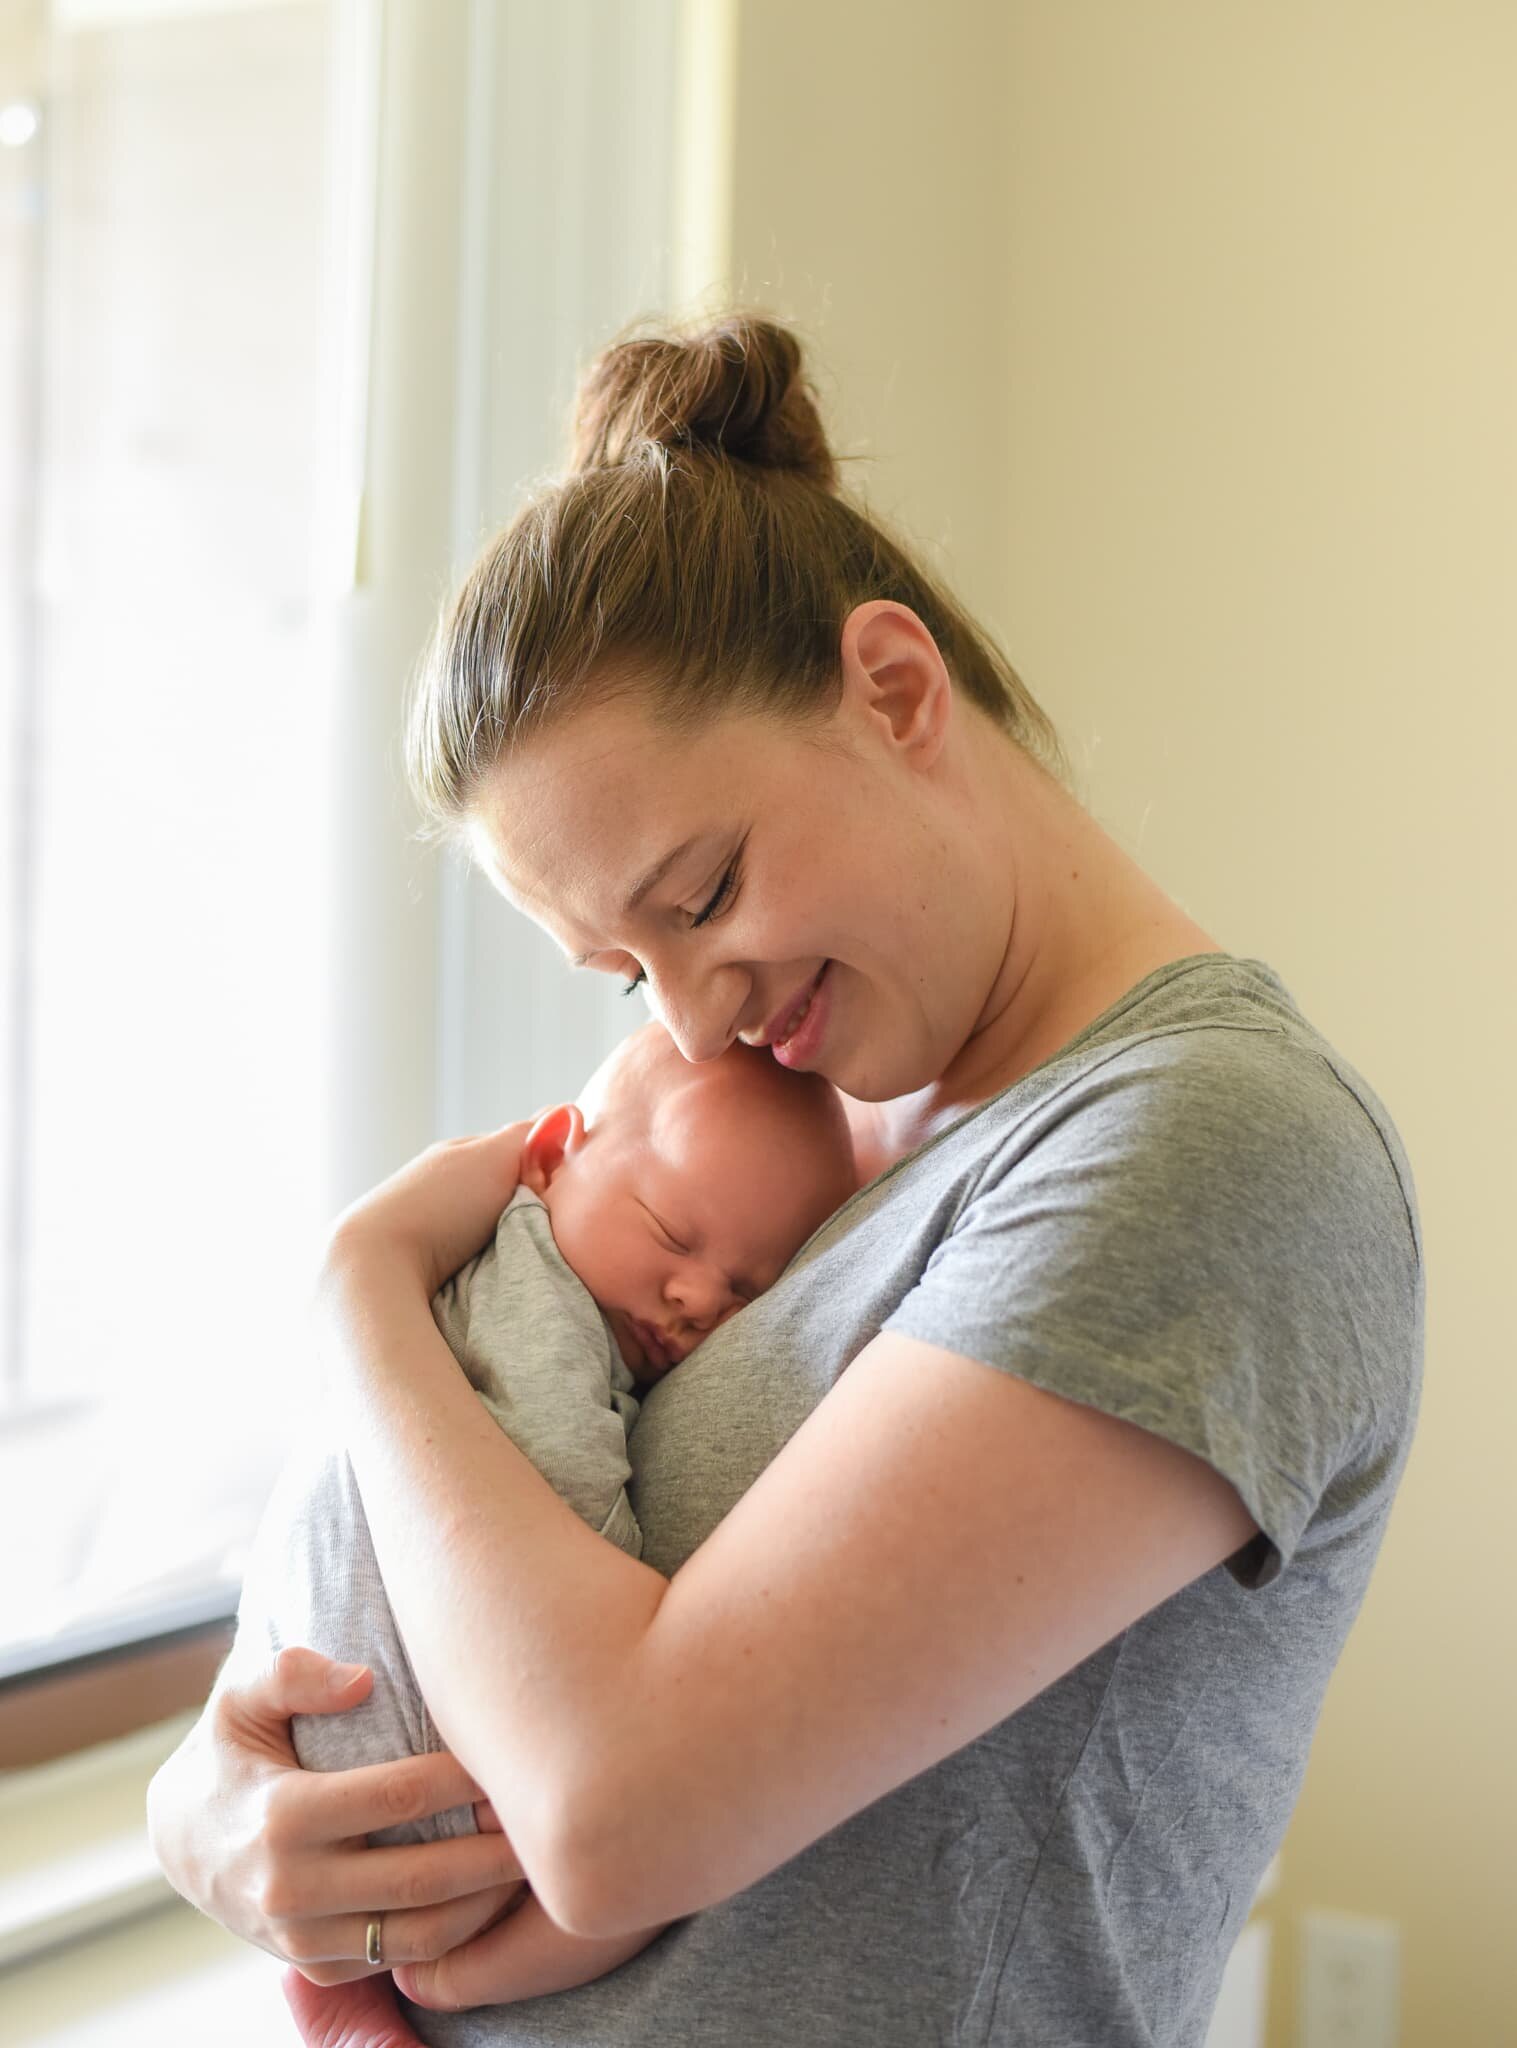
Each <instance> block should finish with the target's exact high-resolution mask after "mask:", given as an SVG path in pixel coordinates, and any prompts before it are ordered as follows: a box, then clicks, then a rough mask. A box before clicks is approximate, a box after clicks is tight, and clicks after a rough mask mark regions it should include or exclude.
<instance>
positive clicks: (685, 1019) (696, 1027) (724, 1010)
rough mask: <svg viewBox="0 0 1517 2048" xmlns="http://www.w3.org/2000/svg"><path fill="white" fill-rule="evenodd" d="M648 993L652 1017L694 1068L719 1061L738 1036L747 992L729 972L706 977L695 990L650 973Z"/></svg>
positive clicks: (724, 971) (722, 971)
mask: <svg viewBox="0 0 1517 2048" xmlns="http://www.w3.org/2000/svg"><path fill="white" fill-rule="evenodd" d="M648 994H649V998H650V1002H651V1006H652V1009H653V1012H654V1015H655V1016H656V1017H657V1018H658V1020H659V1022H660V1023H661V1024H662V1025H663V1027H664V1029H665V1030H666V1031H667V1032H668V1034H669V1036H670V1037H671V1038H672V1039H673V1040H674V1042H675V1044H676V1045H677V1046H678V1047H679V1049H680V1051H681V1052H682V1053H683V1054H684V1056H685V1058H686V1059H687V1060H689V1061H690V1062H691V1063H692V1064H693V1065H699V1064H700V1063H701V1061H703V1060H714V1059H719V1058H720V1057H721V1055H722V1054H723V1053H724V1052H725V1051H726V1050H727V1048H728V1046H729V1045H731V1043H732V1041H733V1040H734V1039H735V1038H736V1037H737V1028H738V1024H739V1022H740V1021H741V1019H742V1014H743V1004H744V1002H745V1001H746V993H745V990H744V989H743V988H742V987H741V986H739V985H738V981H737V978H736V976H735V974H734V973H733V972H732V971H731V970H726V969H723V970H720V971H718V972H717V973H715V974H711V975H709V976H707V977H706V978H705V979H704V980H703V982H702V983H701V985H700V986H699V987H698V988H690V987H688V986H675V985H673V984H672V983H671V982H670V981H668V980H666V979H664V978H662V977H660V976H658V975H655V974H650V975H649V977H648Z"/></svg>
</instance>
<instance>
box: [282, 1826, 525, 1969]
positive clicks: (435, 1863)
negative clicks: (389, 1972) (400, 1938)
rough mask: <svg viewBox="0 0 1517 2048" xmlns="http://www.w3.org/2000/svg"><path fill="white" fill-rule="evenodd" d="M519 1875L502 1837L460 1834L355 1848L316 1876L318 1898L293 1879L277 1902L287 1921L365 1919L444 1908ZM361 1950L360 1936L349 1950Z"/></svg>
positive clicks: (313, 1881)
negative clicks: (318, 1916)
mask: <svg viewBox="0 0 1517 2048" xmlns="http://www.w3.org/2000/svg"><path fill="white" fill-rule="evenodd" d="M523 1875H524V1873H523V1871H522V1868H521V1865H520V1864H519V1863H518V1862H517V1860H516V1852H515V1851H514V1850H513V1849H512V1847H511V1844H510V1843H509V1842H508V1841H507V1839H506V1837H505V1836H504V1835H502V1834H493V1835H461V1836H459V1837H458V1839H457V1840H448V1841H442V1842H425V1843H416V1844H411V1845H408V1846H406V1847H403V1848H384V1847H381V1848H375V1849H366V1848H365V1849H354V1850H353V1851H351V1852H350V1853H348V1854H346V1855H344V1856H343V1857H342V1858H341V1860H340V1862H339V1863H338V1864H337V1865H336V1866H335V1867H331V1866H329V1867H328V1868H327V1869H326V1871H324V1872H323V1873H322V1874H321V1888H320V1893H319V1895H318V1894H317V1893H316V1892H315V1891H314V1890H312V1891H310V1892H303V1891H302V1888H301V1885H300V1882H299V1880H294V1881H292V1884H291V1888H290V1896H289V1897H288V1898H287V1899H282V1900H281V1902H280V1903H281V1904H282V1905H283V1906H284V1908H285V1911H286V1913H287V1915H288V1917H289V1918H291V1919H294V1918H296V1917H297V1916H299V1915H301V1914H304V1913H327V1914H333V1915H335V1914H339V1913H361V1914H363V1916H364V1918H365V1920H366V1921H368V1920H372V1919H373V1917H374V1915H375V1914H376V1913H391V1914H393V1913H396V1912H404V1911H407V1910H415V1909H418V1908H421V1907H426V1906H441V1905H446V1904H447V1903H448V1901H449V1900H450V1899H462V1898H467V1897H468V1896H469V1895H470V1894H471V1893H474V1892H482V1891H487V1890H491V1889H493V1888H494V1887H495V1886H497V1885H502V1884H512V1883H515V1882H517V1881H518V1880H520V1879H521V1877H522V1876H523ZM311 1882H312V1884H313V1885H314V1883H315V1877H314V1875H313V1877H312V1880H311ZM386 1924H387V1925H388V1924H390V1923H388V1922H387V1923H386ZM362 1948H363V1942H362V1939H361V1938H360V1940H359V1943H358V1948H357V1950H355V1951H354V1952H355V1953H358V1952H361V1950H362ZM386 1953H388V1944H387V1947H386Z"/></svg>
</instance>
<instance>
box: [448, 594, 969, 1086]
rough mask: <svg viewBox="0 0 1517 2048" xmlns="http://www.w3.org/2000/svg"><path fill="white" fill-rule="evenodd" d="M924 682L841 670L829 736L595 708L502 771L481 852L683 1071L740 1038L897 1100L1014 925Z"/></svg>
mask: <svg viewBox="0 0 1517 2048" xmlns="http://www.w3.org/2000/svg"><path fill="white" fill-rule="evenodd" d="M861 609H862V610H871V611H879V610H881V609H883V610H885V611H886V612H887V613H899V612H900V611H901V608H900V607H894V606H890V607H863V608H861ZM904 616H905V618H906V619H907V620H908V621H910V623H911V625H912V626H915V627H916V633H917V634H918V635H921V636H922V638H924V639H926V641H927V646H928V647H929V648H930V647H931V641H930V638H928V637H927V636H926V635H925V629H923V628H921V627H920V626H919V625H917V622H916V621H915V620H914V617H913V615H911V614H909V613H907V614H905V615H904ZM857 617H858V614H857V613H856V614H854V618H855V619H857ZM851 623H852V621H850V624H851ZM889 623H890V622H889V620H887V627H888V625H889ZM877 637H878V636H877ZM887 637H888V634H887ZM907 638H908V639H911V640H913V645H914V646H916V648H917V653H918V654H920V647H919V646H917V643H916V642H915V640H914V637H913V636H912V635H911V634H910V632H909V630H908V632H907ZM847 645H848V642H847V640H846V638H845V650H846V648H847ZM935 652H936V651H935V650H933V656H934V657H935ZM921 665H922V666H923V667H930V665H931V663H930V661H929V660H927V659H925V658H924V659H923V660H922V663H921ZM879 666H881V664H880V663H878V662H877V663H876V667H879ZM883 666H884V668H885V669H887V670H889V669H890V668H891V667H892V664H890V663H888V662H886V663H883ZM895 666H897V667H899V666H900V664H896V665H895ZM937 667H938V669H939V671H941V662H940V661H939V662H938V663H937ZM850 678H851V679H850ZM918 680H921V679H920V678H919V679H918ZM930 680H931V679H930V678H929V679H928V684H930ZM914 690H915V684H912V685H911V686H910V687H907V686H905V685H901V684H900V683H899V678H898V677H897V679H896V686H895V687H894V688H892V689H890V690H882V689H881V688H880V687H879V684H878V677H877V676H874V677H871V676H870V675H869V674H868V673H866V672H865V671H864V670H863V669H862V668H857V666H856V667H855V669H850V668H849V666H848V664H847V663H845V681H844V695H843V701H842V703H841V705H840V706H839V709H838V711H837V713H836V714H835V715H834V716H833V717H832V718H831V719H830V720H828V721H827V722H826V723H824V724H820V725H810V726H797V725H794V724H785V723H781V722H779V721H778V720H775V719H773V718H769V717H765V716H762V715H759V716H752V715H737V714H733V715H727V716H721V717H718V718H717V719H715V720H714V721H713V722H712V723H710V724H709V725H707V726H706V727H705V728H704V729H703V730H701V731H699V732H697V733H696V734H694V735H693V736H691V737H687V738H677V737H671V736H670V735H669V734H668V733H667V732H665V731H662V730H661V729H660V728H659V727H658V726H657V725H656V723H655V722H654V720H653V718H652V717H651V716H650V714H649V712H648V711H647V710H646V709H645V708H644V706H643V704H642V703H641V702H640V701H639V700H638V698H637V697H636V696H635V695H631V694H628V695H622V696H619V697H614V698H612V699H610V700H602V701H600V702H597V703H593V704H590V705H587V706H585V707H584V708H582V709H581V710H579V711H577V712H575V713H574V714H573V715H572V716H570V717H568V718H566V719H565V720H563V721H561V722H560V723H559V724H558V725H556V726H552V727H550V728H549V729H548V730H547V731H546V732H544V733H542V734H539V735H538V736H537V737H536V738H535V739H534V740H532V741H531V742H529V743H528V745H527V746H525V747H524V748H522V749H520V750H519V751H518V752H517V753H516V754H515V755H514V756H512V757H511V758H510V759H508V760H506V761H504V762H502V763H501V764H500V766H499V767H498V768H497V769H496V770H495V772H494V774H493V775H492V777H491V778H490V780H489V781H488V783H487V784H486V785H485V787H484V790H483V792H482V796H481V799H480V801H479V803H478V805H477V807H476V812H475V817H474V821H473V834H474V844H475V849H476V852H477V853H478V855H479V857H480V858H481V860H482V862H483V863H484V865H485V866H486V869H487V871H488V872H489V873H490V874H491V875H492V877H493V878H494V880H495V881H496V883H497V886H499V887H500V889H501V890H502V892H503V893H504V894H505V895H506V896H507V897H508V898H509V899H510V901H511V902H513V903H514V904H516V905H517V906H518V907H519V908H520V909H521V910H523V911H525V913H526V914H527V915H528V916H529V917H531V918H532V919H533V920H534V922H536V923H537V924H539V925H540V926H542V928H543V929H544V930H545V931H547V932H548V933H549V934H550V935H551V936H552V937H553V938H554V939H555V940H556V941H557V943H558V944H559V946H560V947H561V948H562V949H563V951H564V953H565V954H566V955H568V956H569V957H570V959H571V960H572V961H573V962H574V963H575V964H576V965H583V966H586V967H589V968H592V969H595V970H597V971H600V972H602V973H606V974H612V975H616V976H618V977H620V978H621V980H622V981H623V982H624V983H626V984H628V985H629V986H631V985H634V984H639V983H640V984H641V985H642V986H643V987H644V990H645V993H646V996H647V999H648V1003H649V1005H650V1007H651V1008H652V1010H653V1012H654V1013H655V1015H656V1016H657V1017H658V1018H659V1019H660V1020H661V1021H662V1022H663V1024H664V1025H665V1027H666V1028H667V1030H668V1031H669V1033H670V1035H671V1036H672V1037H673V1039H674V1041H675V1043H676V1044H677V1045H678V1046H679V1048H680V1051H681V1052H682V1053H683V1054H684V1055H685V1057H686V1058H687V1059H690V1060H697V1061H699V1060H709V1059H713V1058H715V1057H716V1055H717V1054H719V1053H720V1052H722V1051H723V1049H724V1048H725V1047H726V1046H728V1045H729V1044H730V1043H731V1042H732V1040H733V1039H734V1038H742V1039H744V1040H745V1041H746V1042H748V1043H749V1044H769V1045H771V1046H772V1047H773V1049H774V1056H775V1058H776V1059H778V1060H780V1061H781V1063H782V1064H784V1065H787V1066H794V1067H801V1068H807V1069H811V1070H813V1071H816V1072H819V1073H821V1074H823V1075H825V1076H826V1078H827V1079H828V1080H830V1081H831V1082H833V1083H834V1084H835V1085H836V1086H837V1087H839V1088H840V1089H842V1090H843V1091H844V1092H845V1093H846V1094H848V1095H852V1096H854V1097H856V1098H858V1099H860V1100H867V1101H884V1100H887V1099H889V1098H891V1097H893V1096H896V1095H901V1094H905V1093H907V1092H909V1091H911V1090H913V1089H916V1088H920V1087H923V1086H925V1085H926V1084H927V1083H928V1082H929V1081H931V1080H934V1079H935V1078H936V1077H937V1076H938V1075H940V1074H941V1073H942V1072H943V1070H944V1069H945V1068H946V1066H947V1065H948V1063H949V1061H950V1060H951V1059H952V1058H953V1056H954V1054H955V1053H956V1052H957V1051H958V1050H959V1048H960V1047H961V1046H962V1045H963V1043H964V1042H965V1040H966V1038H967V1037H968V1036H969V1034H970V1033H971V1031H972V1030H973V1029H974V1027H975V1023H976V1019H977V1017H978V1016H979V1014H980V1012H981V1010H982V1009H983V1008H984V1005H985V1003H986V1001H987V1000H988V997H989V992H990V989H991V986H992V984H993V982H994V979H995V976H996V973H997V972H998V971H999V969H1000V967H1001V965H1002V962H1003V960H1004V956H1005V943H1006V931H1007V923H1008V921H1009V899H1008V903H1007V904H1005V905H1003V904H999V903H996V902H993V901H989V900H988V892H987V887H986V878H985V872H984V870H985V862H984V858H983V855H982V854H979V849H977V848H976V847H975V846H974V845H973V843H972V841H971V840H970V839H969V837H968V830H969V829H972V820H970V819H968V818H967V817H966V813H967V812H968V811H969V809H970V807H969V806H968V805H967V804H966V803H965V802H964V800H963V798H964V792H963V789H962V788H961V787H960V786H959V777H958V774H957V771H956V769H955V767H954V765H953V759H952V756H953V751H954V750H953V748H952V747H951V746H949V745H948V744H947V741H948V735H949V729H950V726H951V723H952V720H953V717H954V713H955V710H956V709H957V708H958V707H957V706H956V704H955V701H954V700H953V698H952V694H951V685H950V684H949V683H948V680H947V677H946V674H942V676H941V691H940V692H936V693H935V692H934V691H933V689H932V688H931V687H928V685H927V684H924V687H923V689H922V690H921V691H920V692H918V693H916V694H915V695H914V694H913V691H914ZM918 698H920V701H918ZM977 854H978V855H979V857H978V858H977V857H976V856H977ZM1003 910H1004V911H1005V913H1006V914H1005V916H1002V914H1001V913H1002V911H1003ZM808 1000H809V1002H810V1008H809V1010H807V1009H806V1005H807V1003H808ZM803 1011H804V1012H805V1014H804V1015H802V1012H803Z"/></svg>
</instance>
